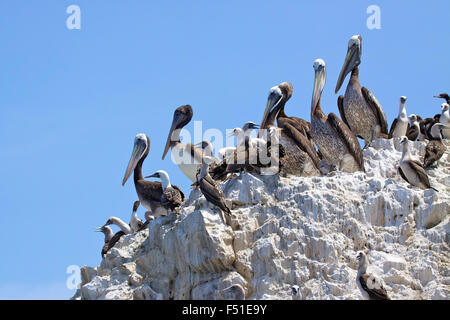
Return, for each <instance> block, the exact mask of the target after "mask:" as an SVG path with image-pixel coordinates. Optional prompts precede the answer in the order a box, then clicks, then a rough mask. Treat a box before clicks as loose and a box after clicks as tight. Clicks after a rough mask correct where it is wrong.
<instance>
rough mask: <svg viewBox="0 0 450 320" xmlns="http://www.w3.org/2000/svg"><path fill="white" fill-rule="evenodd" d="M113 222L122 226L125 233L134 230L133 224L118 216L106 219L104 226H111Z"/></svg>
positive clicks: (121, 228)
mask: <svg viewBox="0 0 450 320" xmlns="http://www.w3.org/2000/svg"><path fill="white" fill-rule="evenodd" d="M112 224H115V225H116V226H118V227H119V228H120V230H122V231H123V232H124V233H125V234H131V233H133V231H132V230H131V226H130V225H129V224H128V223H126V222H125V221H123V220H122V219H120V218H118V217H109V219H108V220H106V223H105V224H104V226H109V225H112Z"/></svg>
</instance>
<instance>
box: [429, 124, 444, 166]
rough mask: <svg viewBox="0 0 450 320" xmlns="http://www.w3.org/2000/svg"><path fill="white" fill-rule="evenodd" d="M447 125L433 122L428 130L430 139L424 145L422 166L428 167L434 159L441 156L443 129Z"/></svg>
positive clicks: (436, 159)
mask: <svg viewBox="0 0 450 320" xmlns="http://www.w3.org/2000/svg"><path fill="white" fill-rule="evenodd" d="M447 128H448V127H447V126H446V125H445V124H442V123H435V124H434V125H433V126H432V127H431V130H430V135H431V140H430V141H429V142H428V143H427V146H426V147H425V157H424V159H423V167H424V168H428V167H430V166H431V165H432V164H433V163H435V162H436V161H439V159H440V158H442V155H443V154H444V152H445V145H444V144H443V143H442V135H443V131H444V130H446V129H447Z"/></svg>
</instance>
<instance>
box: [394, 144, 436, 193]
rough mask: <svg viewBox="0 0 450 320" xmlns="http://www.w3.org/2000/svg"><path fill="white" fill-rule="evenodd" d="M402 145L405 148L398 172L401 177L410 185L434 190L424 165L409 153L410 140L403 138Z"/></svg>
mask: <svg viewBox="0 0 450 320" xmlns="http://www.w3.org/2000/svg"><path fill="white" fill-rule="evenodd" d="M400 144H401V145H402V147H403V153H402V158H401V159H400V166H399V168H398V171H399V173H400V175H401V177H402V178H403V179H404V180H405V181H406V182H408V183H409V184H411V185H413V186H415V187H419V188H421V189H429V188H431V189H433V190H435V191H438V190H436V189H434V188H433V187H431V185H430V180H429V179H428V175H427V173H426V172H425V169H424V168H423V167H422V164H421V163H420V162H419V161H416V160H413V159H412V158H411V154H410V152H409V145H408V138H406V137H403V138H402V140H401V142H400Z"/></svg>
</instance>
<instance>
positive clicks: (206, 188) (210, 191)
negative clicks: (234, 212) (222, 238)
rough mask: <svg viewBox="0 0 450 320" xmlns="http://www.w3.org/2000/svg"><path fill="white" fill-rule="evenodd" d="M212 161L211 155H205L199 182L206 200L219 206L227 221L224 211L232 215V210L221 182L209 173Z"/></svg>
mask: <svg viewBox="0 0 450 320" xmlns="http://www.w3.org/2000/svg"><path fill="white" fill-rule="evenodd" d="M211 163H212V159H211V158H210V157H203V159H202V167H201V169H200V176H199V180H198V184H199V186H200V190H201V192H202V194H203V195H204V196H205V198H206V200H207V201H208V202H210V203H212V204H214V205H215V206H217V207H219V209H220V214H221V218H222V221H223V222H224V223H225V219H224V217H223V213H225V214H226V215H227V216H229V217H230V216H231V210H230V208H229V207H228V205H227V202H226V199H225V195H224V193H223V191H222V189H221V188H220V186H219V184H218V183H217V182H216V181H214V179H213V178H211V176H210V175H209V165H210V164H211Z"/></svg>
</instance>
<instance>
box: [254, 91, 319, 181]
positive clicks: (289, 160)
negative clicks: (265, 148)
mask: <svg viewBox="0 0 450 320" xmlns="http://www.w3.org/2000/svg"><path fill="white" fill-rule="evenodd" d="M274 88H275V89H274ZM274 88H272V89H271V91H270V93H269V97H268V99H267V105H266V109H265V110H264V115H263V119H262V121H261V126H260V131H259V134H258V136H259V137H261V135H262V133H263V130H264V129H266V130H270V128H272V127H274V128H276V129H277V131H278V132H277V136H278V139H279V144H280V146H283V149H284V152H285V154H284V165H283V170H282V171H281V172H282V173H283V174H292V175H298V176H316V175H320V170H319V162H320V158H319V156H318V155H317V152H316V150H315V149H314V145H313V144H312V142H311V141H310V140H309V139H308V138H307V136H305V135H304V134H303V133H302V132H300V131H299V130H298V129H297V128H296V127H295V126H293V125H292V124H291V123H288V121H286V122H285V123H284V127H283V128H280V127H276V126H275V119H276V117H277V115H278V113H279V112H280V109H281V106H282V105H280V101H282V100H281V99H280V95H279V93H276V94H275V93H274V92H278V90H279V91H281V89H279V88H277V87H274ZM276 97H278V99H277V98H276ZM272 147H273V146H272Z"/></svg>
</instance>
